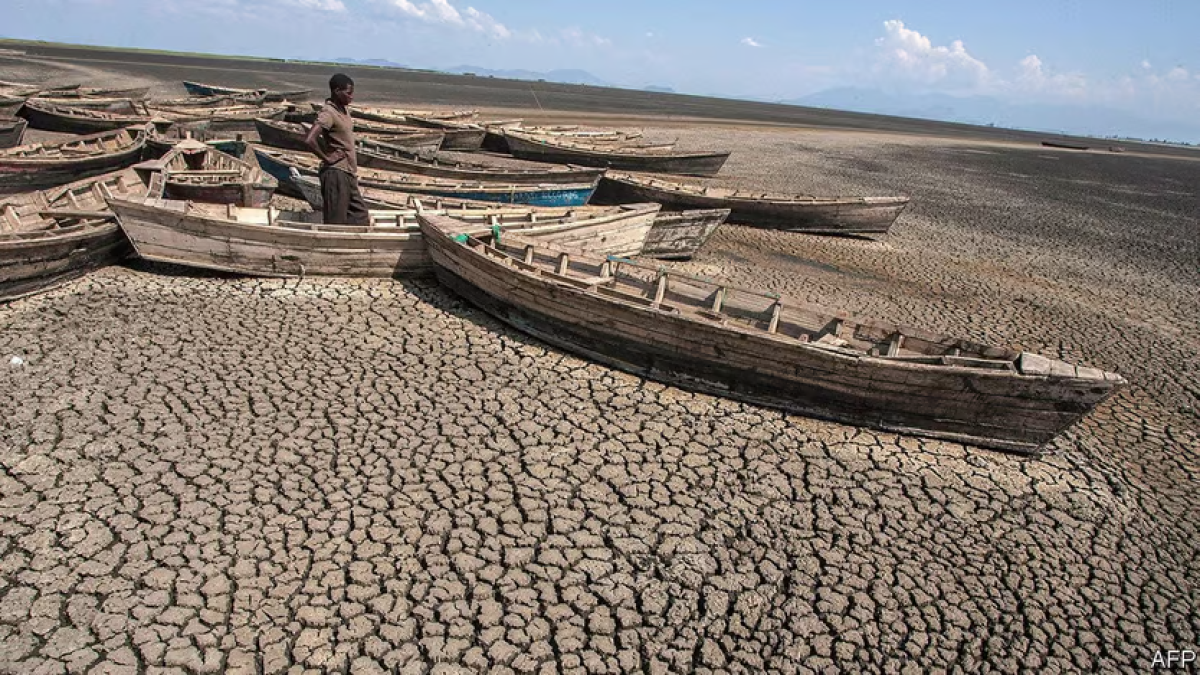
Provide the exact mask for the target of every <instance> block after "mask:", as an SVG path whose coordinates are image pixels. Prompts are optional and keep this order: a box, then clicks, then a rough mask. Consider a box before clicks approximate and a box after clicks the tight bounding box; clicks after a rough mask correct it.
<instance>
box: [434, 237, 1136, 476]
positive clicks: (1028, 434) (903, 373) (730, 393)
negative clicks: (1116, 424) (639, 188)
mask: <svg viewBox="0 0 1200 675" xmlns="http://www.w3.org/2000/svg"><path fill="white" fill-rule="evenodd" d="M419 220H420V223H421V232H422V234H424V235H425V242H426V245H427V246H428V247H429V252H430V257H431V258H432V259H433V263H434V266H435V270H436V273H437V276H438V279H439V280H440V281H442V282H443V283H444V284H445V285H447V286H449V287H450V288H451V289H453V290H454V291H456V292H457V293H459V294H460V295H462V296H463V297H465V298H467V299H468V300H469V301H471V302H472V303H474V304H476V305H478V306H479V307H481V308H483V309H484V310H485V311H487V312H489V313H490V314H492V315H493V316H495V317H496V318H498V319H500V320H501V321H504V322H506V323H509V324H510V325H512V326H514V327H515V328H517V329H518V330H521V331H524V332H526V333H529V334H530V335H533V336H534V337H537V338H539V339H542V340H544V341H546V342H548V343H550V344H552V345H555V346H557V347H560V348H563V349H566V350H569V351H573V352H576V353H578V354H581V355H583V356H585V357H588V358H591V359H593V360H596V361H599V362H601V363H605V364H608V365H610V366H615V367H617V368H621V369H624V370H628V371H631V372H634V373H636V374H639V375H642V376H644V377H648V378H651V379H655V380H660V381H663V382H667V383H670V384H675V385H678V386H681V387H684V388H688V389H694V390H699V391H704V392H710V393H714V394H717V395H720V396H727V397H730V398H736V399H740V400H743V401H748V402H751V403H755V404H759V405H765V406H770V407H774V408H781V409H783V410H787V411H790V412H795V413H799V414H802V415H808V416H812V417H818V418H824V419H832V420H837V421H839V422H843V423H847V424H853V425H859V426H866V427H872V428H876V429H883V430H885V431H890V432H897V433H905V434H917V435H922V436H930V437H934V438H943V439H948V440H951V441H957V442H961V443H970V444H973V445H979V446H983V447H989V448H997V449H1001V450H1009V451H1016V452H1023V453H1034V452H1037V451H1038V450H1039V449H1040V448H1041V447H1042V446H1043V445H1044V444H1046V443H1047V442H1049V441H1050V440H1051V439H1053V438H1054V436H1055V435H1057V434H1058V433H1059V432H1061V431H1063V430H1064V429H1066V428H1067V427H1069V426H1070V425H1071V424H1073V423H1074V422H1075V421H1076V420H1078V419H1079V418H1081V417H1082V416H1084V415H1086V414H1087V413H1088V411H1090V410H1091V409H1092V408H1093V407H1094V406H1096V405H1097V404H1098V403H1100V402H1101V401H1103V400H1104V399H1106V398H1108V397H1109V396H1110V395H1111V394H1112V393H1113V392H1114V391H1115V390H1116V389H1117V388H1119V387H1120V386H1122V385H1123V384H1125V380H1124V379H1123V378H1122V377H1121V376H1120V375H1116V374H1114V373H1107V372H1104V371H1101V370H1097V369H1095V368H1088V367H1084V366H1074V365H1071V364H1068V363H1064V362H1062V361H1058V360H1054V359H1049V358H1046V357H1043V356H1039V355H1037V354H1033V353H1029V352H1021V351H1017V350H1012V349H1007V348H1004V347H992V346H987V345H982V344H977V343H973V342H969V341H966V340H959V339H956V338H953V337H949V336H946V335H938V334H934V333H928V332H925V331H919V330H915V329H909V328H904V327H901V326H895V325H891V324H886V323H882V322H878V321H872V320H865V319H855V318H851V317H849V316H846V315H845V314H843V313H838V312H832V311H829V310H826V309H823V308H820V307H814V306H806V305H798V304H792V303H791V302H786V303H785V302H784V301H783V299H782V298H780V296H778V295H776V294H774V293H764V292H761V291H757V290H751V289H744V288H738V287H735V286H730V285H726V284H723V283H721V282H719V281H713V280H710V279H705V278H701V277H693V276H688V275H684V274H677V273H675V272H671V271H668V270H665V269H663V268H661V267H657V266H649V265H645V264H642V263H638V262H635V261H632V260H629V259H624V258H618V257H614V256H609V257H607V258H604V257H597V256H587V255H580V254H567V253H564V252H561V251H559V250H557V249H554V248H552V247H549V246H543V245H541V244H539V243H538V242H536V241H533V240H530V239H528V238H524V237H520V236H515V235H509V234H508V233H503V232H502V233H500V236H499V237H493V236H490V235H487V234H485V235H483V236H467V237H463V236H459V235H460V234H461V233H462V232H463V231H464V230H465V229H469V228H468V227H466V226H464V225H463V224H461V223H458V222H455V221H454V219H452V218H448V217H446V216H441V215H421V216H420V217H419Z"/></svg>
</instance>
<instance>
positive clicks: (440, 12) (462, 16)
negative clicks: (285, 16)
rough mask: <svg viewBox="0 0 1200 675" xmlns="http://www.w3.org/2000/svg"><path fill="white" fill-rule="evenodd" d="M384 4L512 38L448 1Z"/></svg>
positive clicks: (428, 18)
mask: <svg viewBox="0 0 1200 675" xmlns="http://www.w3.org/2000/svg"><path fill="white" fill-rule="evenodd" d="M299 1H301V2H306V1H307V2H314V1H315V2H338V3H340V2H341V0H299ZM385 4H387V5H389V6H391V7H393V8H395V9H396V10H398V11H399V12H400V13H401V14H404V15H405V16H408V17H411V18H414V19H420V20H421V21H425V22H427V23H432V24H444V25H448V26H452V27H456V28H469V29H471V30H474V31H477V32H480V33H487V34H490V35H492V36H494V37H497V38H501V39H503V38H509V37H512V35H513V32H512V31H511V30H509V28H508V27H507V26H505V25H504V24H503V23H500V22H499V21H497V20H496V19H495V18H493V17H492V16H491V15H490V14H487V13H486V12H481V11H479V10H477V9H475V8H474V7H467V8H466V9H464V10H462V11H461V12H460V11H459V10H458V8H456V7H455V6H454V5H452V4H450V0H427V1H426V2H413V1H412V0H385Z"/></svg>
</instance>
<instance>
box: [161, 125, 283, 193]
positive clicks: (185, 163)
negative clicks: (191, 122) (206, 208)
mask: <svg viewBox="0 0 1200 675" xmlns="http://www.w3.org/2000/svg"><path fill="white" fill-rule="evenodd" d="M138 167H139V168H142V169H143V170H145V169H151V170H157V171H161V172H162V176H163V181H162V182H163V196H164V197H166V198H168V199H183V200H189V199H190V200H193V201H198V202H209V203H213V204H236V205H238V206H246V207H261V206H266V205H267V204H269V203H270V201H271V195H273V194H275V188H276V186H277V185H278V183H277V182H276V181H275V179H274V178H273V177H271V176H270V175H268V174H266V173H264V172H263V171H262V170H260V169H258V168H257V167H254V166H251V165H249V164H247V163H246V162H243V161H242V160H240V159H238V158H236V157H233V156H232V155H227V154H225V153H224V152H221V151H220V150H217V149H215V148H213V147H211V146H209V145H206V144H204V143H201V142H200V141H197V140H194V139H185V140H182V141H179V142H178V143H176V144H175V146H174V147H173V148H171V150H169V151H168V152H167V154H165V155H163V157H162V158H161V159H159V160H155V161H153V162H143V163H142V164H139V165H138Z"/></svg>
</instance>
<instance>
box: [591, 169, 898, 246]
mask: <svg viewBox="0 0 1200 675" xmlns="http://www.w3.org/2000/svg"><path fill="white" fill-rule="evenodd" d="M633 202H658V203H660V204H662V205H663V209H666V210H670V211H680V210H685V209H719V208H725V209H729V210H730V214H729V222H731V223H737V224H739V225H752V226H754V227H761V228H765V229H772V230H784V231H787V232H807V233H811V234H843V235H863V234H886V233H887V231H888V230H889V229H890V228H891V227H892V223H894V222H896V219H897V218H898V217H900V213H901V212H902V211H904V208H905V207H906V206H908V200H907V199H896V200H881V201H879V202H878V203H872V202H870V201H866V202H863V201H857V200H854V199H848V200H845V201H836V202H834V201H814V202H804V201H797V202H779V201H775V202H766V201H761V202H760V201H754V200H745V199H722V198H716V197H706V196H704V195H699V194H696V195H692V194H682V193H679V192H675V191H671V190H657V189H654V188H653V187H650V186H645V185H640V184H634V183H627V182H624V181H620V180H614V179H611V178H609V177H607V176H606V177H604V178H602V179H600V186H599V187H597V188H596V194H595V197H594V203H596V204H624V203H633Z"/></svg>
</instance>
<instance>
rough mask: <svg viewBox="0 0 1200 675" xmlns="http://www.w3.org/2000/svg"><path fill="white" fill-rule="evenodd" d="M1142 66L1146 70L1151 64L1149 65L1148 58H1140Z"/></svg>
mask: <svg viewBox="0 0 1200 675" xmlns="http://www.w3.org/2000/svg"><path fill="white" fill-rule="evenodd" d="M1142 68H1145V69H1146V70H1150V68H1151V66H1150V60H1149V59H1142Z"/></svg>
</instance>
